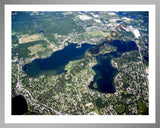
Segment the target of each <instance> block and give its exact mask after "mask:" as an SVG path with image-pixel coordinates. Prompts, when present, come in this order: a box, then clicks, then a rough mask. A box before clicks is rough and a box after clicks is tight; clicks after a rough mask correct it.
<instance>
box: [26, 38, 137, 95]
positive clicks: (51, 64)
mask: <svg viewBox="0 0 160 128" xmlns="http://www.w3.org/2000/svg"><path fill="white" fill-rule="evenodd" d="M105 43H107V42H103V44H105ZM107 44H109V45H112V46H114V47H117V51H116V52H111V53H106V54H105V55H98V56H96V59H97V61H98V64H97V65H95V66H94V67H93V70H94V71H95V72H96V75H95V77H94V81H93V82H91V83H90V85H89V88H91V89H95V88H94V87H93V84H94V82H96V83H97V85H98V88H96V89H97V90H98V91H100V92H102V93H114V92H115V88H114V85H113V79H114V76H115V75H116V73H117V70H116V69H115V68H113V67H112V65H111V59H112V58H115V57H119V56H121V54H122V53H124V52H128V51H132V50H138V48H137V46H136V44H135V42H133V41H129V42H123V41H120V40H114V41H112V42H111V43H107ZM77 46H78V45H77V44H72V43H69V44H68V46H65V47H64V48H63V49H62V50H59V51H56V52H54V53H53V54H52V55H51V56H50V57H48V58H45V59H35V60H33V61H32V62H31V63H29V64H26V65H24V67H23V71H24V72H25V73H26V74H27V75H28V76H29V77H34V76H37V75H40V74H47V73H50V72H49V71H50V70H52V75H56V74H61V73H63V72H65V70H64V68H65V66H66V65H67V64H68V63H69V62H70V61H73V60H78V59H82V57H83V56H84V54H85V52H86V51H87V50H92V49H93V48H94V47H95V45H90V44H87V43H85V44H82V46H81V47H79V48H76V47H77Z"/></svg>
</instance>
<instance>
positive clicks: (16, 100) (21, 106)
mask: <svg viewBox="0 0 160 128" xmlns="http://www.w3.org/2000/svg"><path fill="white" fill-rule="evenodd" d="M26 112H28V105H27V101H26V99H25V98H24V96H22V95H18V96H15V97H13V98H12V115H23V114H24V113H26Z"/></svg>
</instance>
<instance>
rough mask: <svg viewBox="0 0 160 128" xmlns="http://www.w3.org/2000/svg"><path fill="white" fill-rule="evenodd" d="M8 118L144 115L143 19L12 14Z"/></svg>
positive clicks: (126, 14)
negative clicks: (23, 116) (17, 116)
mask: <svg viewBox="0 0 160 128" xmlns="http://www.w3.org/2000/svg"><path fill="white" fill-rule="evenodd" d="M11 20H12V21H11V25H12V31H11V36H12V37H11V43H12V44H11V51H12V54H11V55H12V56H11V59H12V61H11V62H12V64H11V65H12V67H11V68H12V69H11V71H12V72H11V98H12V100H11V102H12V103H11V105H12V106H11V109H12V110H11V114H12V115H88V116H89V115H149V12H148V11H12V13H11Z"/></svg>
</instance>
